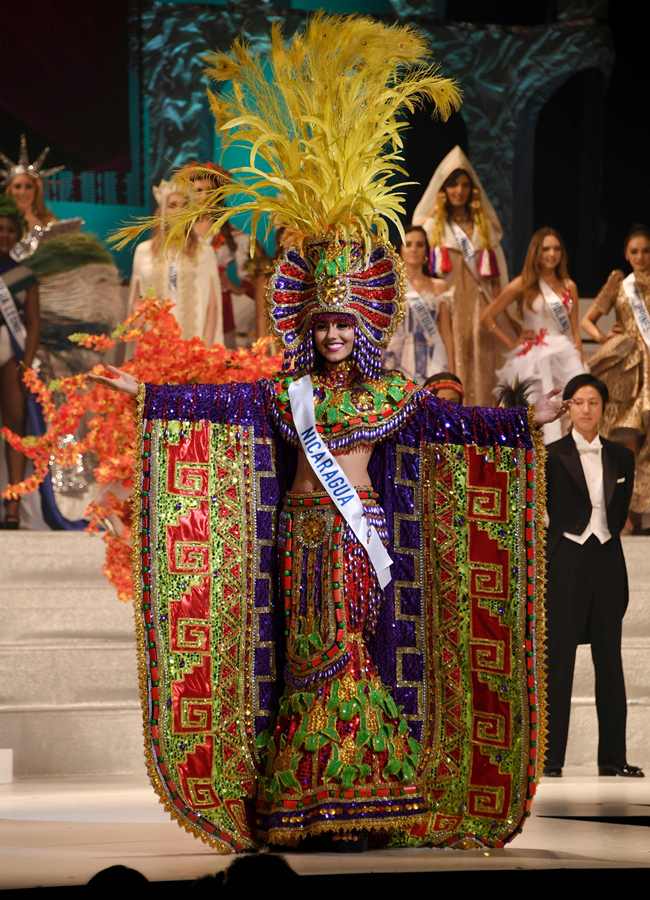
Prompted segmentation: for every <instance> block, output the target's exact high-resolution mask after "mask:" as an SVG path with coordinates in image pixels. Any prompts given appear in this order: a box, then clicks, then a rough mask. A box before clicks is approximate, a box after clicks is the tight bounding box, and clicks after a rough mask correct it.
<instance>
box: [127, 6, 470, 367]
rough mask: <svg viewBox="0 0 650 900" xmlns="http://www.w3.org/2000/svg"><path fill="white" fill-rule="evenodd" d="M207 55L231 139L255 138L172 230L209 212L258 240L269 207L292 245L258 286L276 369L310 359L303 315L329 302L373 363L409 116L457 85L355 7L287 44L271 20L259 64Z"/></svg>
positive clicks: (397, 285) (381, 329) (392, 264)
mask: <svg viewBox="0 0 650 900" xmlns="http://www.w3.org/2000/svg"><path fill="white" fill-rule="evenodd" d="M208 62H209V68H208V70H207V74H208V75H209V76H210V77H211V78H212V79H213V80H214V81H215V82H218V83H220V84H221V85H224V86H225V84H226V83H228V84H229V87H228V88H227V89H226V90H225V91H220V92H219V94H218V95H217V94H216V93H213V92H208V94H209V99H210V105H211V108H212V112H213V114H214V116H215V119H216V125H217V130H218V131H219V133H220V136H221V137H222V139H223V140H224V142H225V143H226V145H228V144H230V143H233V142H236V143H237V144H238V145H240V146H241V145H242V144H244V145H247V146H249V147H250V151H249V156H248V162H247V164H246V165H242V166H239V167H237V168H233V169H231V170H230V175H231V178H230V179H229V180H224V181H223V182H221V183H218V184H215V185H214V188H213V189H212V190H209V191H203V192H201V194H200V195H199V194H197V195H195V202H193V203H192V204H191V206H190V208H189V209H187V210H184V211H180V212H179V213H175V215H174V217H173V218H171V219H170V230H169V238H168V240H170V241H173V240H174V239H175V238H176V239H177V240H178V239H183V238H184V236H185V235H186V234H187V232H188V229H189V228H191V225H192V222H193V221H196V220H197V219H198V218H202V217H204V216H210V217H211V218H212V219H213V224H212V226H211V227H212V231H213V232H217V231H218V230H219V229H220V228H221V227H222V226H223V225H224V224H225V223H226V222H227V221H228V220H229V219H231V218H232V217H233V216H235V215H237V214H240V213H247V214H248V215H250V218H251V231H252V235H251V237H252V240H251V248H254V247H255V243H256V241H255V238H256V234H257V229H258V225H259V222H260V219H261V218H262V216H265V217H266V220H267V229H269V230H270V229H271V228H272V227H276V228H283V229H284V232H285V233H284V235H283V244H284V246H285V247H290V248H291V249H288V250H286V251H284V253H283V254H282V255H281V256H280V258H279V259H278V261H277V264H276V268H275V272H274V274H273V276H272V278H271V279H270V284H269V290H268V293H267V298H268V303H269V316H270V320H271V325H272V328H273V330H274V332H275V333H276V335H278V337H280V338H281V340H282V342H283V345H284V348H285V357H284V365H285V368H288V369H294V368H301V369H307V370H309V369H310V368H311V367H312V366H313V347H312V331H311V326H312V324H313V321H314V318H315V316H317V315H321V314H323V313H327V314H339V315H340V314H346V315H348V316H352V317H353V318H354V321H355V324H356V326H357V327H356V335H355V351H356V352H355V360H356V362H357V365H358V367H359V368H360V369H361V371H363V372H364V373H365V374H374V373H375V372H378V371H379V367H380V364H381V349H382V348H383V347H384V346H386V344H387V343H388V340H389V338H390V336H391V334H392V332H393V330H394V328H395V325H396V324H397V321H398V319H399V316H400V311H401V299H402V293H403V289H402V287H403V286H402V277H401V267H400V261H399V260H398V258H397V257H396V255H395V254H394V252H393V250H392V249H391V247H390V245H389V242H388V223H389V222H392V223H393V224H394V225H395V226H396V227H397V229H398V230H399V231H400V232H401V231H402V225H401V222H400V216H401V215H403V214H404V207H403V203H402V201H403V199H404V195H403V193H401V192H400V188H401V187H403V186H404V185H405V184H408V183H409V182H404V181H401V182H399V181H398V179H397V178H396V177H395V176H397V175H399V174H405V173H404V170H403V169H402V168H401V166H400V162H401V161H402V153H401V151H402V144H403V142H402V137H401V133H402V131H403V129H404V128H406V127H407V126H408V122H407V121H406V119H405V118H404V113H405V111H413V110H414V109H415V107H416V106H418V105H420V104H422V103H424V101H425V100H429V101H432V103H433V104H434V108H435V109H436V110H437V111H438V113H439V114H440V115H441V116H442V117H443V118H447V116H449V114H450V113H451V112H452V110H453V109H455V108H456V107H457V106H458V105H459V102H460V96H459V92H458V89H457V88H456V86H455V84H454V82H453V81H450V80H449V79H446V78H442V77H440V75H439V74H438V70H437V69H436V67H435V66H434V65H432V62H431V59H430V56H429V49H428V46H427V44H426V41H425V40H424V38H423V37H422V36H421V35H420V34H419V32H418V31H416V30H415V29H414V28H413V27H412V26H408V25H407V26H404V25H392V26H388V25H384V24H383V23H381V22H378V21H375V20H373V19H369V18H363V17H358V16H347V17H345V16H326V15H324V14H322V13H317V14H316V15H314V16H313V17H312V18H311V19H310V21H309V22H308V24H307V26H306V28H305V30H304V32H303V33H296V34H295V35H294V36H293V37H292V38H291V40H289V41H287V42H285V40H284V38H283V36H282V32H281V29H280V27H279V26H278V25H274V26H273V29H272V32H271V46H270V51H269V54H268V65H267V61H266V60H265V59H263V58H262V56H261V55H260V54H253V53H252V52H251V51H250V49H249V48H248V47H247V46H246V45H245V44H244V43H243V42H242V41H241V40H236V41H235V43H234V45H233V47H232V48H231V50H230V51H229V52H227V53H214V54H211V56H210V57H209V58H208ZM202 173H203V174H204V177H206V178H208V177H209V176H210V174H211V172H210V170H209V169H202V167H201V166H197V167H193V168H192V167H190V168H189V169H188V168H185V169H183V170H181V172H179V173H177V176H176V177H178V178H182V177H184V178H187V179H188V180H189V181H190V182H191V181H192V180H196V179H197V178H200V177H201V174H202ZM143 227H145V228H146V227H147V224H146V223H142V224H141V225H140V226H136V227H135V228H133V229H127V230H123V231H122V232H121V233H119V235H118V237H120V238H123V239H124V238H126V239H129V238H132V237H134V236H137V234H138V233H139V229H142V228H143ZM362 351H363V352H362Z"/></svg>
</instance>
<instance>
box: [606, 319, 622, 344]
mask: <svg viewBox="0 0 650 900" xmlns="http://www.w3.org/2000/svg"><path fill="white" fill-rule="evenodd" d="M617 334H625V329H624V328H623V326H622V325H621V323H620V322H615V323H614V324H613V325H612V330H611V331H610V332H609V333H608V334H606V335H605V337H604V338H603V341H602V343H603V344H604V343H605V341H608V340H609V339H610V338H613V337H614V336H615V335H617Z"/></svg>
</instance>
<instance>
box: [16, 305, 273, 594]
mask: <svg viewBox="0 0 650 900" xmlns="http://www.w3.org/2000/svg"><path fill="white" fill-rule="evenodd" d="M171 306H172V304H171V303H170V302H168V301H163V302H161V301H158V300H145V301H143V303H142V304H140V306H139V307H138V309H137V310H136V311H135V312H134V313H133V315H131V316H129V318H128V319H126V320H125V321H124V322H122V324H121V325H118V327H117V328H116V329H115V330H114V331H113V332H112V333H111V334H110V335H91V334H75V335H72V338H71V339H72V340H74V342H75V343H76V344H78V345H79V346H81V347H84V348H86V349H89V350H95V351H97V352H108V351H110V350H112V349H113V348H114V347H115V346H116V345H117V344H118V343H124V344H133V345H134V353H133V356H132V358H131V359H130V360H129V361H128V362H126V363H124V364H123V365H122V368H123V369H124V370H125V371H127V372H130V373H131V374H132V375H133V376H134V377H135V378H137V379H138V381H140V382H148V383H150V384H168V383H173V384H192V383H196V384H221V383H226V382H233V381H257V380H258V379H260V378H267V377H270V376H272V375H274V374H275V373H276V372H277V371H278V369H279V368H280V357H279V356H277V355H276V356H273V355H269V350H270V347H271V339H270V338H262V339H261V340H259V341H257V342H256V343H255V344H254V345H253V347H252V348H251V349H250V350H243V349H240V350H227V349H226V348H225V347H223V346H221V345H220V344H217V345H215V346H214V347H206V346H205V344H204V343H203V342H202V341H201V340H200V339H199V338H192V340H183V338H182V337H181V332H180V328H179V326H178V323H177V322H176V319H175V318H174V317H173V315H172V314H171V312H170V310H171ZM89 374H105V368H104V366H103V365H101V364H100V365H97V366H95V368H94V369H93V370H92V372H91V373H87V374H83V375H74V376H71V377H69V378H63V379H58V380H56V381H53V382H50V383H49V384H47V385H46V384H44V382H42V381H41V379H40V378H39V377H38V375H37V373H36V372H35V371H34V370H33V369H28V370H27V371H26V372H25V374H24V381H25V384H26V385H27V387H28V388H29V390H30V391H31V392H32V394H34V396H35V397H36V399H37V400H38V402H39V403H40V405H41V409H42V411H43V415H44V417H45V421H46V422H47V426H48V428H47V432H46V433H45V434H44V435H42V436H41V437H34V436H27V437H20V436H19V435H17V434H14V432H12V431H11V430H10V429H8V428H2V429H1V430H0V434H2V436H3V437H4V438H5V440H6V441H8V443H9V444H11V446H12V447H14V448H15V449H16V450H19V451H20V452H21V453H23V454H24V455H25V456H26V457H28V459H31V460H32V462H33V467H34V471H33V474H32V475H30V476H29V478H26V479H25V480H24V481H21V482H20V483H19V484H11V485H9V486H8V487H7V489H6V490H5V491H4V493H3V494H2V496H3V497H5V498H10V499H13V498H17V497H21V496H23V495H24V494H29V493H31V492H32V491H35V490H36V489H37V488H38V486H39V484H41V482H42V481H43V479H44V478H45V477H46V475H47V473H48V471H49V466H50V462H51V460H52V459H55V460H56V461H57V462H58V463H59V465H61V466H71V465H73V464H74V462H75V460H76V459H77V457H78V454H80V453H87V452H92V453H94V454H95V456H96V458H97V460H98V463H97V465H96V467H95V469H94V476H95V481H96V482H97V483H98V484H100V485H105V486H106V487H105V489H104V491H103V493H102V494H101V496H100V499H99V500H97V501H95V502H93V503H91V504H90V506H89V508H88V510H87V512H86V515H87V517H88V520H89V524H88V529H87V530H88V531H91V532H102V533H103V539H104V542H105V543H106V556H105V562H104V573H105V575H106V577H107V578H108V579H109V580H110V581H111V583H112V584H113V585H114V586H115V588H116V590H117V594H118V597H119V598H120V600H123V601H128V600H130V599H131V598H132V596H133V582H132V576H131V530H130V525H131V522H130V518H131V502H130V495H131V493H132V490H133V477H134V472H135V451H136V446H135V444H136V423H135V416H134V404H135V400H134V398H133V397H129V396H127V395H125V394H121V393H118V392H117V391H113V390H111V389H110V388H107V387H105V386H104V385H101V384H98V383H96V382H94V381H92V380H91V379H90V378H89V377H88V375H89ZM84 417H85V418H84ZM82 419H84V425H85V434H84V436H83V438H81V439H79V440H77V441H75V442H67V441H63V440H62V439H63V438H64V436H67V435H70V434H76V433H77V432H78V429H79V425H80V423H81V420H82ZM110 524H112V526H113V527H107V525H110Z"/></svg>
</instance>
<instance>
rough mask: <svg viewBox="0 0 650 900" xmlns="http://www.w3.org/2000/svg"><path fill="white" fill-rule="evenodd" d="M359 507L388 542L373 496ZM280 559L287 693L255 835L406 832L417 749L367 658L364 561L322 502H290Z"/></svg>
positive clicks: (303, 498) (415, 804) (371, 622)
mask: <svg viewBox="0 0 650 900" xmlns="http://www.w3.org/2000/svg"><path fill="white" fill-rule="evenodd" d="M359 496H360V497H361V499H362V502H363V505H364V507H365V512H366V518H367V521H368V522H369V523H370V524H373V525H374V526H375V527H376V528H377V531H378V532H379V535H380V536H381V537H382V539H383V540H386V523H385V517H384V513H383V510H382V509H381V507H380V506H379V505H378V504H377V498H376V495H374V494H373V493H372V491H370V490H368V491H361V490H360V491H359ZM279 549H280V554H281V559H280V571H281V575H280V577H281V596H282V597H283V599H284V614H285V639H286V666H285V690H284V693H283V695H282V697H281V699H280V703H279V710H278V716H277V719H276V722H275V727H274V728H273V729H271V730H270V731H268V732H266V733H265V734H263V735H262V736H261V738H260V740H261V743H262V745H263V747H262V749H263V753H264V754H265V756H266V767H265V773H264V776H263V778H262V783H261V793H260V798H259V804H258V812H259V814H258V828H259V831H260V835H261V836H262V837H264V838H265V839H266V840H267V841H269V842H271V843H290V844H291V843H296V842H298V841H300V840H301V839H303V838H305V837H308V836H311V835H314V834H318V833H321V832H344V831H353V830H354V831H366V830H384V831H386V832H389V833H395V832H399V831H403V830H405V829H406V828H407V827H409V825H412V824H413V823H414V821H416V820H417V819H418V818H419V817H420V816H421V815H422V813H423V810H424V804H423V800H422V797H421V795H420V792H419V788H418V786H417V785H416V784H415V771H416V768H417V763H418V760H419V755H420V747H419V744H418V743H417V741H415V740H413V738H412V737H411V736H410V734H409V730H408V725H407V723H406V720H405V719H404V717H403V716H402V713H401V711H400V709H399V708H398V707H397V704H396V703H395V701H394V699H393V698H392V696H391V695H390V692H389V691H388V689H387V688H386V687H385V686H384V685H383V684H382V682H381V680H380V678H379V676H378V674H377V670H376V668H375V666H374V664H373V662H372V659H371V657H370V654H369V652H368V649H367V643H366V641H367V638H368V637H369V636H370V635H371V634H372V633H373V630H374V628H375V625H376V621H377V615H378V613H379V608H380V604H381V602H382V598H383V594H382V591H381V589H380V587H379V584H378V582H377V579H376V576H375V572H374V569H373V567H372V565H371V563H370V560H369V559H368V556H367V553H366V551H365V550H364V548H363V547H362V546H361V544H360V543H359V541H358V540H357V538H356V537H355V535H354V533H353V532H352V530H351V529H350V528H349V526H348V525H347V524H346V522H345V520H344V519H343V517H342V516H341V515H340V513H339V512H338V511H337V509H336V507H335V506H334V505H333V503H332V501H331V500H330V498H329V497H328V495H327V494H324V493H314V494H289V495H287V498H286V501H285V506H284V510H283V512H282V514H281V517H280V523H279Z"/></svg>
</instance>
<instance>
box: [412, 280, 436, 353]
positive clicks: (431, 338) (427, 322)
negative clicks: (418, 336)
mask: <svg viewBox="0 0 650 900" xmlns="http://www.w3.org/2000/svg"><path fill="white" fill-rule="evenodd" d="M406 299H407V300H408V302H409V304H410V306H411V309H412V310H413V315H414V316H415V318H416V319H417V320H418V322H419V323H420V325H421V326H422V330H423V332H424V336H425V338H426V341H427V344H428V345H429V347H433V346H434V345H435V344H436V343H437V342H438V340H439V339H440V333H439V331H438V325H437V323H436V316H435V313H434V314H433V315H432V314H431V310H430V309H429V306H428V304H427V303H425V301H424V300H423V299H422V297H421V296H420V295H419V294H418V292H417V291H416V290H414V289H411V290H409V291H407V294H406Z"/></svg>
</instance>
